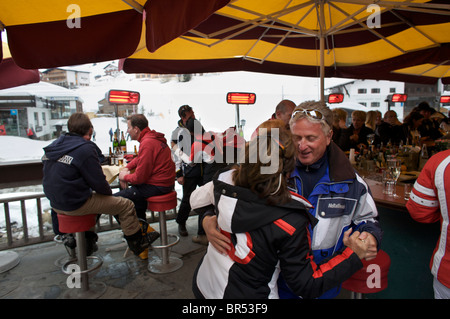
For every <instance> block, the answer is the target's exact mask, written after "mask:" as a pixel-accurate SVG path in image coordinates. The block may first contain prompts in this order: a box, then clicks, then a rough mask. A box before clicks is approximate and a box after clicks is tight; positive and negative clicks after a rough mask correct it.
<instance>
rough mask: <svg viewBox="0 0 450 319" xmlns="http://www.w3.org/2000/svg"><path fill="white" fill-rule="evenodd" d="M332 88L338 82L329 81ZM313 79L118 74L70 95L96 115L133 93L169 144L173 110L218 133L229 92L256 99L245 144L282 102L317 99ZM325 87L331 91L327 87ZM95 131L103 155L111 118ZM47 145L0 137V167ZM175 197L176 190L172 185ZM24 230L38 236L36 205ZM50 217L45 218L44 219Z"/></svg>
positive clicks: (231, 115)
mask: <svg viewBox="0 0 450 319" xmlns="http://www.w3.org/2000/svg"><path fill="white" fill-rule="evenodd" d="M327 81H334V82H333V83H337V82H339V81H341V82H342V81H343V80H339V79H331V80H327ZM318 85H319V84H318V79H315V78H302V77H293V76H281V75H270V74H260V73H250V72H228V73H221V74H205V75H203V76H194V77H193V78H192V80H191V81H189V82H178V81H177V80H170V81H167V82H163V81H161V80H160V79H153V80H138V79H135V78H134V75H127V74H122V75H120V76H118V77H116V78H111V77H109V78H103V79H102V80H100V81H95V82H92V83H91V86H89V87H84V88H80V89H77V90H74V91H75V92H77V93H78V94H79V95H80V97H81V98H82V99H83V101H84V103H83V109H84V111H85V112H96V111H98V101H100V100H101V99H103V98H104V97H105V95H106V93H107V92H108V91H109V90H111V89H127V90H133V91H138V92H140V94H141V101H140V104H139V106H138V109H137V111H138V113H144V114H145V115H146V116H147V118H148V120H149V126H150V128H151V129H154V130H156V131H159V132H162V133H164V134H165V135H166V138H167V139H169V138H170V135H171V132H172V131H173V130H174V129H175V127H176V125H177V121H178V120H179V116H178V108H179V107H180V106H181V105H183V104H189V105H190V106H191V107H192V108H193V110H194V112H195V115H196V118H197V119H199V120H200V122H201V123H202V125H203V126H204V128H205V129H206V130H207V131H215V132H222V131H224V130H225V129H227V128H228V127H230V126H234V125H235V114H236V112H235V105H230V104H227V102H226V94H227V93H228V92H252V93H256V103H255V104H254V105H243V106H241V107H240V119H241V120H242V119H245V120H246V124H245V126H244V137H245V138H246V139H248V138H249V137H250V136H251V134H252V133H253V131H254V130H255V128H256V127H257V126H258V125H259V124H260V123H261V122H263V121H265V120H267V119H268V118H270V116H271V115H272V113H273V112H274V110H275V107H276V105H277V104H278V102H280V101H281V100H282V99H291V100H293V101H294V102H295V103H296V104H298V103H300V102H302V101H306V100H313V99H314V100H317V99H318V98H319V87H318ZM330 85H332V84H331V83H330ZM92 123H93V125H94V129H95V131H96V138H95V143H97V145H98V146H99V147H100V149H101V150H102V152H103V153H105V154H106V153H107V152H108V149H109V146H111V142H110V137H109V133H108V132H109V129H110V128H113V130H114V129H115V128H116V125H117V124H116V118H94V119H92ZM119 128H120V130H123V131H126V122H125V121H124V120H122V119H120V120H119ZM51 142H52V141H38V140H31V139H28V138H22V137H13V136H0V145H1V147H0V164H1V163H5V162H15V161H24V160H39V159H40V158H41V157H42V155H43V153H44V152H43V147H45V146H46V145H48V144H50V143H51ZM134 145H139V144H138V143H137V142H135V141H128V142H127V149H128V151H133V148H134ZM176 188H177V191H178V192H179V194H180V191H181V187H180V186H179V185H178V184H177V183H176ZM41 191H42V188H40V187H39V186H37V187H34V186H33V187H27V188H21V189H14V190H11V189H6V190H0V198H2V197H10V196H12V194H13V195H27V194H31V193H34V192H41ZM9 208H10V213H11V221H12V222H16V223H17V226H19V227H20V226H21V223H22V218H21V214H20V202H16V203H11V204H10V207H9ZM26 208H27V214H28V215H29V216H28V228H29V233H30V236H37V217H36V201H35V200H32V201H26ZM49 208H50V205H49V203H48V200H47V199H45V198H44V199H43V200H42V209H43V211H46V210H48V209H49ZM48 217H49V216H44V219H46V218H48ZM4 225H5V216H4V213H3V205H1V207H0V228H1V227H4Z"/></svg>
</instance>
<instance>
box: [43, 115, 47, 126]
mask: <svg viewBox="0 0 450 319" xmlns="http://www.w3.org/2000/svg"><path fill="white" fill-rule="evenodd" d="M42 125H44V126H45V125H47V119H46V118H45V113H42Z"/></svg>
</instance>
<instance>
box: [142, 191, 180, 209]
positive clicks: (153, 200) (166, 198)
mask: <svg viewBox="0 0 450 319" xmlns="http://www.w3.org/2000/svg"><path fill="white" fill-rule="evenodd" d="M175 207H177V192H176V191H171V192H170V193H167V194H164V195H158V196H152V197H149V198H147V208H148V209H149V210H151V211H154V212H164V211H166V210H171V209H174V208H175Z"/></svg>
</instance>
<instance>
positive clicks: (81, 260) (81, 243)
mask: <svg viewBox="0 0 450 319" xmlns="http://www.w3.org/2000/svg"><path fill="white" fill-rule="evenodd" d="M75 237H76V239H77V254H78V266H80V272H81V291H83V292H85V291H88V290H89V274H88V273H87V272H86V270H87V269H88V265H87V258H86V257H87V256H86V237H85V236H84V233H76V234H75Z"/></svg>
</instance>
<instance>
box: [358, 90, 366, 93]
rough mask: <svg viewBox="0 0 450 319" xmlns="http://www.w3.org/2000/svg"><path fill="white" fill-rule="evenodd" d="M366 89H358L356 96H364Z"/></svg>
mask: <svg viewBox="0 0 450 319" xmlns="http://www.w3.org/2000/svg"><path fill="white" fill-rule="evenodd" d="M366 93H367V89H358V94H366Z"/></svg>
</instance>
